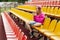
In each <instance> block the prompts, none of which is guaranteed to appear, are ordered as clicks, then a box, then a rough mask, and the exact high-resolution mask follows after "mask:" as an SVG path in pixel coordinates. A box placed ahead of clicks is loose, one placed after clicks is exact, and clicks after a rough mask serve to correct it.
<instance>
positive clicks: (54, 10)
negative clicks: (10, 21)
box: [16, 5, 60, 18]
mask: <svg viewBox="0 0 60 40" xmlns="http://www.w3.org/2000/svg"><path fill="white" fill-rule="evenodd" d="M22 6H23V7H21V5H19V6H18V7H16V8H17V9H22V10H25V11H28V12H36V6H34V7H33V6H31V5H30V6H29V8H28V6H26V5H22ZM25 6H26V7H25ZM26 9H28V10H26ZM33 9H34V10H33ZM41 10H42V12H43V13H44V14H46V15H47V16H53V17H56V18H60V8H58V7H50V6H48V7H45V6H44V7H41Z"/></svg>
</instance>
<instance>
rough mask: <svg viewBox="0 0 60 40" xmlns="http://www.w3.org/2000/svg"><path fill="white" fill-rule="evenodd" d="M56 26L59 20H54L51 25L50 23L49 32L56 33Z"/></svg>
mask: <svg viewBox="0 0 60 40" xmlns="http://www.w3.org/2000/svg"><path fill="white" fill-rule="evenodd" d="M56 24H57V20H55V19H54V20H52V21H51V23H50V25H49V28H48V30H49V31H54V29H55V26H56Z"/></svg>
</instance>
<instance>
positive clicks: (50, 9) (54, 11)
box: [41, 6, 60, 16]
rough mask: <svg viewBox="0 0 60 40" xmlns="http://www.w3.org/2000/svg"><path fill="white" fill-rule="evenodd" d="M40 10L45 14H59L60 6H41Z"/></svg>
mask: <svg viewBox="0 0 60 40" xmlns="http://www.w3.org/2000/svg"><path fill="white" fill-rule="evenodd" d="M41 10H42V12H44V13H45V14H49V15H55V16H56V15H58V16H60V8H58V7H50V6H49V7H42V8H41Z"/></svg>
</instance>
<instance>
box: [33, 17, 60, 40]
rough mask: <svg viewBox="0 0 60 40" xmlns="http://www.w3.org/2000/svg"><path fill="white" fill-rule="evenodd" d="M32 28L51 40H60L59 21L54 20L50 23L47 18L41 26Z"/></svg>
mask: <svg viewBox="0 0 60 40" xmlns="http://www.w3.org/2000/svg"><path fill="white" fill-rule="evenodd" d="M33 28H35V29H37V30H38V31H39V32H40V33H42V34H43V35H45V36H46V37H48V38H50V39H51V40H60V21H58V22H57V20H56V19H54V20H52V21H51V19H50V18H48V17H47V18H45V20H44V23H43V25H41V26H40V27H33Z"/></svg>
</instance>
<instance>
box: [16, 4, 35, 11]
mask: <svg viewBox="0 0 60 40" xmlns="http://www.w3.org/2000/svg"><path fill="white" fill-rule="evenodd" d="M16 8H18V9H22V10H27V11H32V12H34V11H36V6H33V5H19V6H17V7H16Z"/></svg>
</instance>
